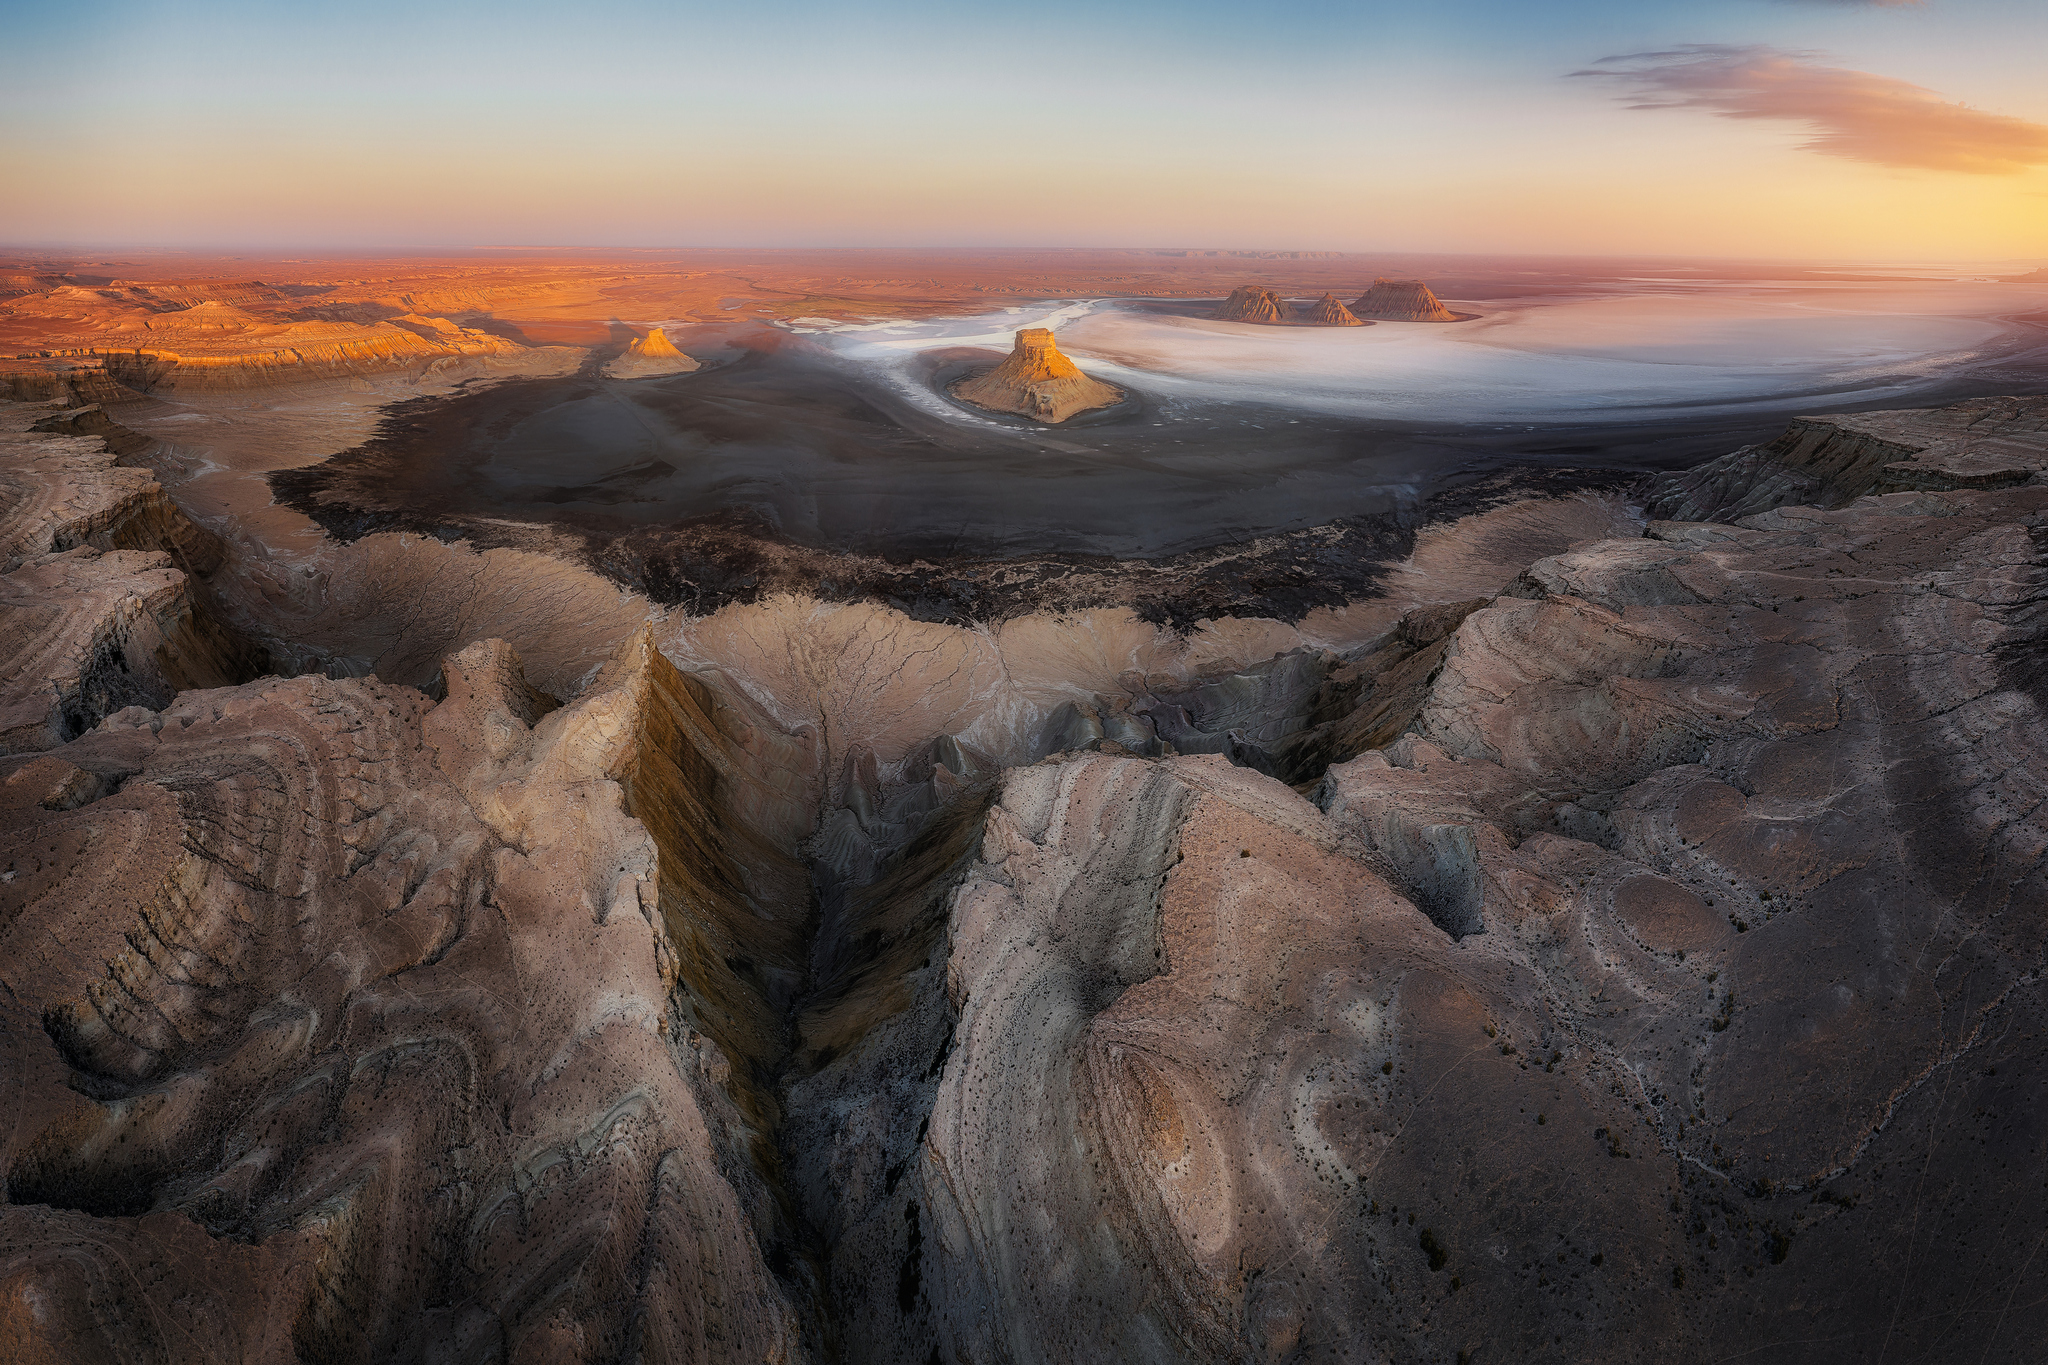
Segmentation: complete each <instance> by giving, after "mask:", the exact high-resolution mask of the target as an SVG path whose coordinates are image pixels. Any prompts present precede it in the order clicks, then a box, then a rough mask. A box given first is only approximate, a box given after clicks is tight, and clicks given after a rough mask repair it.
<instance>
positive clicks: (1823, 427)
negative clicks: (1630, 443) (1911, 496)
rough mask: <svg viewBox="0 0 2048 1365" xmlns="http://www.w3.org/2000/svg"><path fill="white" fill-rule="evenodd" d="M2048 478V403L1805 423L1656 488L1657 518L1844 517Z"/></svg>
mask: <svg viewBox="0 0 2048 1365" xmlns="http://www.w3.org/2000/svg"><path fill="white" fill-rule="evenodd" d="M2044 472H2048V397H2031V398H1972V399H1969V400H1967V401H1965V402H1961V403H1952V404H1950V405H1949V406H1947V407H1940V408H1912V409H1904V410H1899V411H1892V412H1862V413H1839V414H1835V415H1832V416H1825V417H1796V418H1794V419H1793V420H1792V423H1791V425H1790V426H1788V427H1786V429H1785V431H1784V434H1782V435H1781V436H1779V437H1778V438H1777V439H1776V440H1774V441H1770V442H1767V443H1765V444H1763V445H1753V446H1744V447H1743V448H1742V449H1740V450H1738V451H1735V452H1733V453H1732V454H1728V455H1724V456H1722V457H1721V458H1720V459H1718V460H1709V461H1708V462H1707V463H1705V464H1703V465H1698V466H1695V467H1694V468H1692V469H1688V470H1685V471H1683V472H1682V473H1678V474H1667V475H1665V476H1663V477H1662V478H1660V479H1658V480H1657V481H1656V483H1655V484H1654V485H1653V486H1652V487H1651V489H1650V494H1649V499H1648V501H1649V507H1650V511H1651V514H1652V515H1654V516H1661V517H1668V518H1672V519H1675V520H1692V521H1739V520H1741V519H1742V518H1744V517H1747V516H1751V515H1754V514H1755V513H1758V512H1765V511H1769V510H1770V509H1771V508H1774V507H1782V506H1786V505H1788V504H1792V503H1813V504H1816V505H1818V506H1822V507H1839V506H1841V505H1843V504H1844V503H1847V502H1849V501H1851V500H1852V499H1855V498H1860V497H1862V496H1863V495H1865V494H1866V493H1894V492H1902V491H1907V490H1913V489H1926V490H1930V491H1946V490H1950V489H1958V488H2010V487H2014V486H2016V485H2019V484H2023V483H2028V482H2035V481H2040V480H2041V479H2042V477H2043V475H2044Z"/></svg>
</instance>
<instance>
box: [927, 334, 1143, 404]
mask: <svg viewBox="0 0 2048 1365" xmlns="http://www.w3.org/2000/svg"><path fill="white" fill-rule="evenodd" d="M952 393H953V396H954V397H955V398H958V399H960V400H961V401H962V402H966V403H972V404H974V406H976V407H978V408H987V409H988V410H989V411H991V412H1012V413H1016V414H1017V415H1019V416H1021V417H1035V418H1037V419H1038V420H1039V421H1041V422H1064V421H1066V420H1067V419H1068V418H1069V417H1072V416H1074V415H1075V414H1076V413H1082V412H1089V411H1092V410H1093V409H1096V408H1106V407H1109V406H1111V405H1112V404H1115V403H1120V402H1122V401H1123V397H1124V391H1123V390H1122V389H1120V388H1118V387H1116V385H1114V384H1105V383H1103V382H1102V381H1101V380H1099V379H1090V378H1089V377H1088V376H1087V375H1085V374H1083V373H1081V369H1080V367H1079V366H1078V365H1076V364H1074V362H1073V361H1071V360H1069V359H1067V358H1066V357H1065V356H1063V355H1061V354H1060V348H1059V347H1057V346H1055V345H1054V344H1053V340H1052V329H1051V328H1048V327H1026V328H1025V329H1024V330H1023V331H1021V332H1019V333H1017V346H1016V349H1015V350H1013V351H1011V352H1010V355H1009V358H1008V359H1007V360H1005V361H1003V363H1002V364H1000V365H998V366H996V367H995V368H994V369H993V370H990V371H989V372H988V373H987V374H984V375H980V376H977V377H976V378H973V379H963V380H961V381H960V382H959V383H957V384H955V385H953V386H952Z"/></svg>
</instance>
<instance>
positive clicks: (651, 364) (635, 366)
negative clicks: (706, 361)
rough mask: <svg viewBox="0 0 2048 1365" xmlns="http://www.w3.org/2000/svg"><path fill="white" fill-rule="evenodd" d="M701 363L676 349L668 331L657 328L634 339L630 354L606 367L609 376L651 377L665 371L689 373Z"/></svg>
mask: <svg viewBox="0 0 2048 1365" xmlns="http://www.w3.org/2000/svg"><path fill="white" fill-rule="evenodd" d="M696 368H697V362H696V361H695V360H692V359H691V358H690V357H689V356H686V355H684V354H683V353H682V352H681V351H679V350H677V349H676V346H675V343H674V342H672V341H670V340H669V339H668V333H667V332H664V331H663V330H662V329H661V328H659V327H656V328H654V329H653V330H652V331H650V332H648V334H647V335H646V336H644V337H637V338H635V339H634V341H633V343H632V345H630V346H628V347H626V353H625V354H624V355H622V356H620V357H618V358H617V359H616V360H614V361H612V362H611V364H609V365H607V366H605V367H604V372H605V375H606V377H607V378H611V379H651V378H653V377H654V376H656V375H662V374H687V373H689V372H690V371H691V370H694V369H696Z"/></svg>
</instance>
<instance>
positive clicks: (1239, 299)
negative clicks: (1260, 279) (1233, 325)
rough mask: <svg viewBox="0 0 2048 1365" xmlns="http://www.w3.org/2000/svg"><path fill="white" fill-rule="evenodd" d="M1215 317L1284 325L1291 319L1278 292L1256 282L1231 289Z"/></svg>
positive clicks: (1233, 320)
mask: <svg viewBox="0 0 2048 1365" xmlns="http://www.w3.org/2000/svg"><path fill="white" fill-rule="evenodd" d="M1215 318H1216V320H1217V321H1218V322H1263V323H1266V324H1268V325H1269V326H1284V325H1285V324H1286V323H1288V322H1291V321H1292V320H1293V319H1291V318H1289V317H1288V316H1287V305H1286V303H1285V302H1283V301H1282V300H1281V298H1280V296H1279V295H1278V294H1276V293H1274V292H1273V291H1272V290H1270V289H1265V288H1261V287H1260V286H1258V285H1256V284H1241V285H1239V286H1238V287H1237V288H1235V289H1233V290H1231V291H1230V297H1229V298H1227V299H1225V300H1224V301H1223V306H1222V307H1221V308H1218V309H1217V310H1216V312H1215Z"/></svg>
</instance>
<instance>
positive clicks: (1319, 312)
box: [1301, 294, 1365, 327]
mask: <svg viewBox="0 0 2048 1365" xmlns="http://www.w3.org/2000/svg"><path fill="white" fill-rule="evenodd" d="M1301 320H1302V321H1303V322H1304V323H1307V324H1308V325H1309V326H1311V327H1363V326H1365V324H1364V323H1362V322H1360V321H1359V320H1358V318H1357V317H1356V316H1355V315H1353V313H1352V311H1351V310H1350V309H1349V308H1346V307H1345V306H1344V305H1343V304H1341V303H1339V302H1337V296H1336V295H1335V294H1325V295H1323V296H1322V297H1321V298H1319V299H1317V300H1316V301H1315V302H1314V303H1312V304H1310V305H1309V306H1308V311H1307V312H1305V313H1303V314H1302V315H1301Z"/></svg>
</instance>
